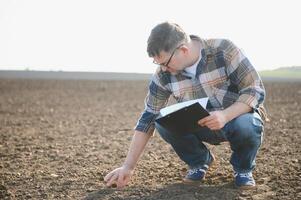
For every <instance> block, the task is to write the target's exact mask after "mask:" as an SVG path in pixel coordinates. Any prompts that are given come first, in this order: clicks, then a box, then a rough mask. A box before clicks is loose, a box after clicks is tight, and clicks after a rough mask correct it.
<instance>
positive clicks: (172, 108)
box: [160, 97, 208, 116]
mask: <svg viewBox="0 0 301 200" xmlns="http://www.w3.org/2000/svg"><path fill="white" fill-rule="evenodd" d="M196 102H198V103H199V104H201V106H202V107H203V108H205V109H206V105H207V102H208V97H205V98H200V99H194V100H190V101H185V102H181V103H177V104H173V105H171V106H167V107H165V108H162V109H161V110H160V114H161V115H162V116H165V115H168V114H170V113H172V112H175V111H177V110H180V109H181V108H184V107H187V106H190V105H192V104H194V103H196Z"/></svg>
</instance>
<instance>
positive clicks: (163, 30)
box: [147, 22, 188, 57]
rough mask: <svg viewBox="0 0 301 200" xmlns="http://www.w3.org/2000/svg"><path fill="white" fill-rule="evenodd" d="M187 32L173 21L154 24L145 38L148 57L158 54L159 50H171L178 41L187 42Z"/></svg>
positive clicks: (178, 43)
mask: <svg viewBox="0 0 301 200" xmlns="http://www.w3.org/2000/svg"><path fill="white" fill-rule="evenodd" d="M187 38H188V37H187V34H186V33H185V32H184V30H183V29H182V28H181V27H180V26H179V25H178V24H175V23H171V22H163V23H161V24H158V25H157V26H155V27H154V28H153V29H152V31H151V34H150V36H149V38H148V40H147V53H148V55H149V57H154V56H158V55H159V54H160V52H161V51H165V52H171V51H173V50H174V49H175V48H176V47H177V46H178V45H180V42H187V40H188V39H187Z"/></svg>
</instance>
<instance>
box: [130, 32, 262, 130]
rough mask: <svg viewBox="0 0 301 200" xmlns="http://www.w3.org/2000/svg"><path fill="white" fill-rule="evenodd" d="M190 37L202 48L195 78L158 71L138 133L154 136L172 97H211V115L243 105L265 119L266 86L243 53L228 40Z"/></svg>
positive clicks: (208, 108)
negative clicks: (160, 114)
mask: <svg viewBox="0 0 301 200" xmlns="http://www.w3.org/2000/svg"><path fill="white" fill-rule="evenodd" d="M190 37H191V39H193V40H198V41H199V42H200V43H201V48H202V50H201V55H202V58H201V60H200V62H199V63H198V65H197V69H196V74H195V76H192V75H191V74H188V73H187V72H185V71H182V72H180V73H179V74H177V75H172V74H170V73H169V72H163V71H162V70H161V69H160V68H159V67H158V69H157V71H156V73H154V74H153V76H152V79H151V81H150V83H149V90H148V94H147V96H146V98H145V109H144V111H143V112H142V114H141V116H140V119H139V120H138V122H137V124H136V127H135V130H137V131H141V132H144V133H153V131H154V128H155V123H154V122H155V119H156V117H158V115H159V113H160V109H161V108H163V107H165V106H166V105H167V103H168V99H169V98H170V97H171V96H172V97H174V98H175V99H176V101H177V102H184V101H188V100H193V99H198V98H204V97H209V100H208V104H207V110H208V111H215V110H223V109H225V108H227V107H229V106H231V105H232V104H233V103H235V102H242V103H245V104H247V105H249V106H250V107H251V108H252V109H253V111H257V112H259V114H260V115H261V117H262V118H263V119H265V118H266V112H265V110H264V108H263V101H264V98H265V89H264V86H263V82H262V80H261V78H260V77H259V75H258V73H257V72H256V70H255V69H254V67H253V66H252V64H251V63H250V61H249V59H248V58H247V57H246V56H245V55H244V53H243V52H242V50H241V49H239V48H238V47H236V46H235V45H234V44H233V43H232V42H231V41H229V40H226V39H209V40H204V39H201V38H199V37H198V36H193V35H191V36H190Z"/></svg>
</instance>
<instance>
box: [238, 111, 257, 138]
mask: <svg viewBox="0 0 301 200" xmlns="http://www.w3.org/2000/svg"><path fill="white" fill-rule="evenodd" d="M256 115H258V114H257V113H255V114H254V113H246V114H243V115H241V116H239V117H238V118H236V119H235V121H234V124H233V127H234V131H233V132H234V133H236V134H235V135H236V137H237V139H238V140H242V141H251V142H255V143H258V142H260V143H261V140H262V139H261V138H262V133H263V122H262V120H261V118H260V116H259V115H258V116H256Z"/></svg>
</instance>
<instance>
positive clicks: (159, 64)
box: [153, 44, 184, 68]
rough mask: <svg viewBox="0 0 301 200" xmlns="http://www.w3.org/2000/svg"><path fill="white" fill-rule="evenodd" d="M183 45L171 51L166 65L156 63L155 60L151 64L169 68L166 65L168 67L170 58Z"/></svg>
mask: <svg viewBox="0 0 301 200" xmlns="http://www.w3.org/2000/svg"><path fill="white" fill-rule="evenodd" d="M183 45H184V44H180V45H179V46H178V47H176V48H175V49H174V50H173V52H172V53H171V56H170V57H169V59H168V60H167V62H166V63H157V62H156V61H155V60H154V61H153V63H154V64H156V65H159V66H164V67H167V68H169V66H168V65H169V63H170V61H171V59H172V57H173V56H174V54H175V52H176V51H177V50H178V49H179V48H181V47H182V46H183Z"/></svg>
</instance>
